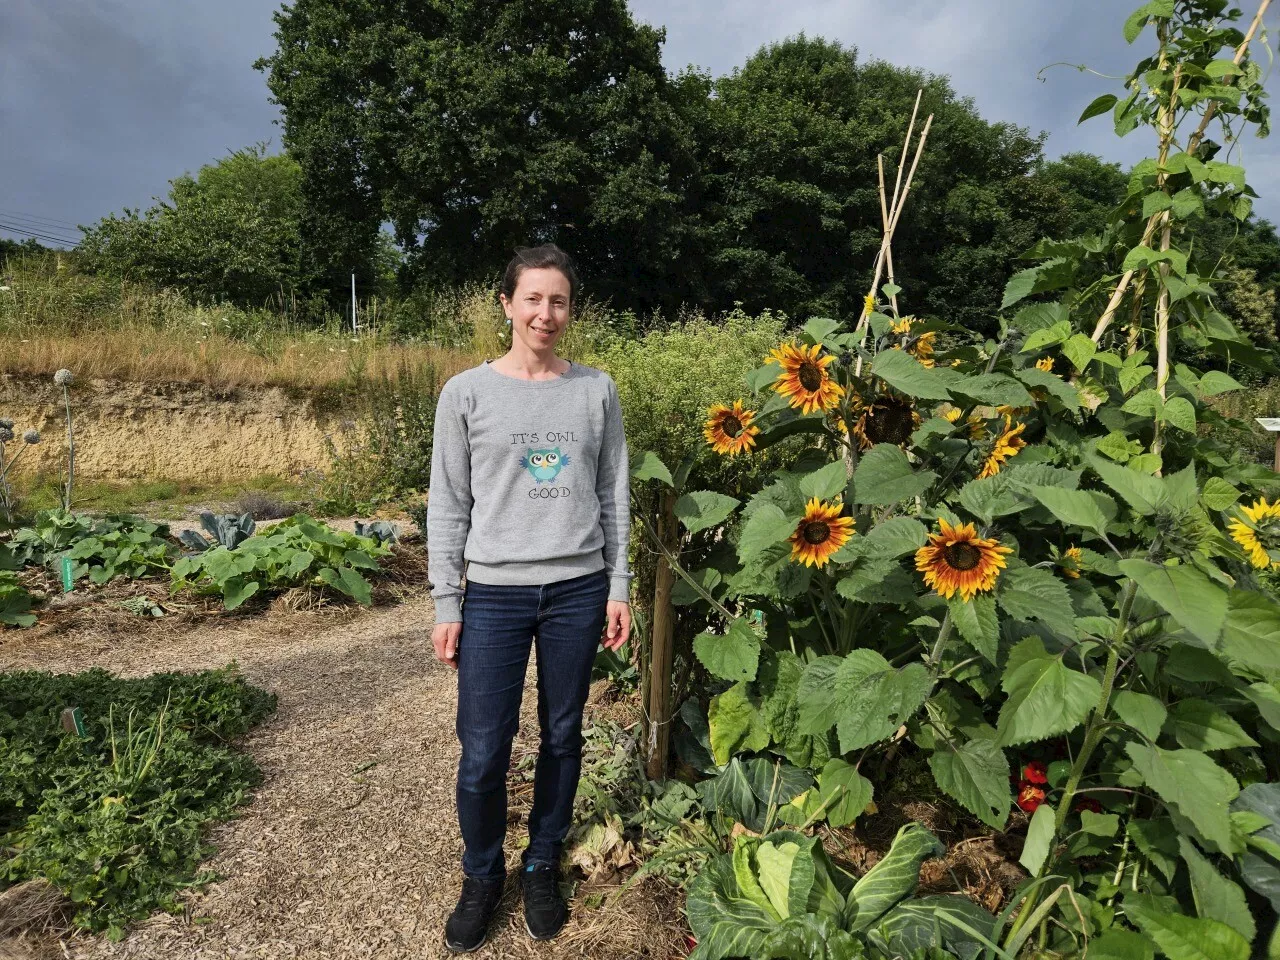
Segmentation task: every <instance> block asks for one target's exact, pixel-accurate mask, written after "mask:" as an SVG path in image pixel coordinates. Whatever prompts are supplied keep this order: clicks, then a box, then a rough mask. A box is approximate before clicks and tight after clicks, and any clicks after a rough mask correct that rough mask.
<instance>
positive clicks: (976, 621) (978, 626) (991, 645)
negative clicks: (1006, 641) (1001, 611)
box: [947, 593, 1000, 663]
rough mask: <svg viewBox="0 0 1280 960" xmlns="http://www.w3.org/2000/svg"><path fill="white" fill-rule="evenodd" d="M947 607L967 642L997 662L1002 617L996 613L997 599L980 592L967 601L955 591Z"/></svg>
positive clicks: (988, 658) (992, 661) (952, 619)
mask: <svg viewBox="0 0 1280 960" xmlns="http://www.w3.org/2000/svg"><path fill="white" fill-rule="evenodd" d="M947 609H948V610H950V611H951V622H952V623H954V624H955V625H956V629H957V630H959V631H960V636H962V637H963V638H964V641H965V643H967V644H969V646H971V647H973V649H975V650H977V651H978V652H979V653H980V654H982V655H983V657H985V658H986V659H987V660H989V661H990V662H991V663H995V662H996V654H997V653H999V650H1000V618H999V617H998V616H997V615H996V602H995V600H994V599H993V598H992V597H991V596H990V595H988V594H981V593H980V594H976V595H975V596H974V598H973V599H972V600H969V601H968V602H966V601H964V600H963V599H961V597H960V594H958V593H955V594H952V596H951V599H950V600H948V601H947Z"/></svg>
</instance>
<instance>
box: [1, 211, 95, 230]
mask: <svg viewBox="0 0 1280 960" xmlns="http://www.w3.org/2000/svg"><path fill="white" fill-rule="evenodd" d="M0 216H5V217H9V218H11V219H16V220H39V221H42V222H44V223H45V224H58V225H59V226H63V227H79V226H80V224H78V223H72V222H71V221H70V220H59V219H58V218H57V217H40V216H37V215H36V214H34V213H21V212H19V211H17V210H0Z"/></svg>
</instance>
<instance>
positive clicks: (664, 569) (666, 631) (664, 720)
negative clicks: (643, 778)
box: [645, 489, 680, 780]
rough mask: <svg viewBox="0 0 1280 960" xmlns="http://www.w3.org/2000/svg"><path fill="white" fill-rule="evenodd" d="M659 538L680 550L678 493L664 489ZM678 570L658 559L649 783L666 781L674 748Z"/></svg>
mask: <svg viewBox="0 0 1280 960" xmlns="http://www.w3.org/2000/svg"><path fill="white" fill-rule="evenodd" d="M658 539H659V541H661V543H662V545H663V547H664V548H666V549H667V550H668V551H670V552H671V553H673V554H674V553H675V552H676V551H677V550H679V548H680V525H679V521H678V520H677V519H676V492H675V491H674V490H669V489H668V490H663V492H662V506H661V508H660V510H659V514H658ZM675 579H676V575H675V571H674V570H672V569H671V565H670V564H669V563H667V560H666V557H659V558H658V572H657V576H656V577H655V579H654V588H653V624H652V627H651V628H650V636H651V637H652V642H651V644H650V650H649V671H650V672H649V760H648V763H647V765H646V768H645V772H646V773H647V774H648V776H649V779H650V780H665V779H666V776H667V755H668V752H669V751H670V747H671V724H670V722H669V721H670V719H671V653H672V649H671V648H672V646H673V645H674V639H675V608H674V607H673V606H672V605H671V588H672V587H673V586H674V585H675Z"/></svg>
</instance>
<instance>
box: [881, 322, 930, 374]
mask: <svg viewBox="0 0 1280 960" xmlns="http://www.w3.org/2000/svg"><path fill="white" fill-rule="evenodd" d="M913 323H915V321H914V320H913V319H912V318H911V317H904V318H903V319H901V320H895V321H893V322H892V323H890V324H889V331H890V332H891V333H895V334H897V335H898V336H901V337H910V336H911V325H912V324H913ZM936 337H937V334H936V333H935V332H934V331H932V330H930V331H929V332H928V333H922V334H920V336H918V337H916V338H915V339H914V340H908V341H907V353H909V354H911V355H912V356H913V357H915V358H916V359H917V360H919V361H920V365H921V366H922V367H932V366H935V365H936V364H935V361H934V359H933V341H934V339H935V338H936ZM894 349H895V350H899V349H901V347H894Z"/></svg>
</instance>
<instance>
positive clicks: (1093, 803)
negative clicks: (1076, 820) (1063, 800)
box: [1074, 797, 1102, 813]
mask: <svg viewBox="0 0 1280 960" xmlns="http://www.w3.org/2000/svg"><path fill="white" fill-rule="evenodd" d="M1074 809H1075V811H1076V813H1079V812H1080V811H1081V810H1092V811H1093V812H1094V813H1101V812H1102V804H1100V803H1099V802H1098V801H1097V800H1095V799H1093V797H1084V798H1083V799H1081V800H1080V802H1079V803H1077V804H1076V805H1075V808H1074Z"/></svg>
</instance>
